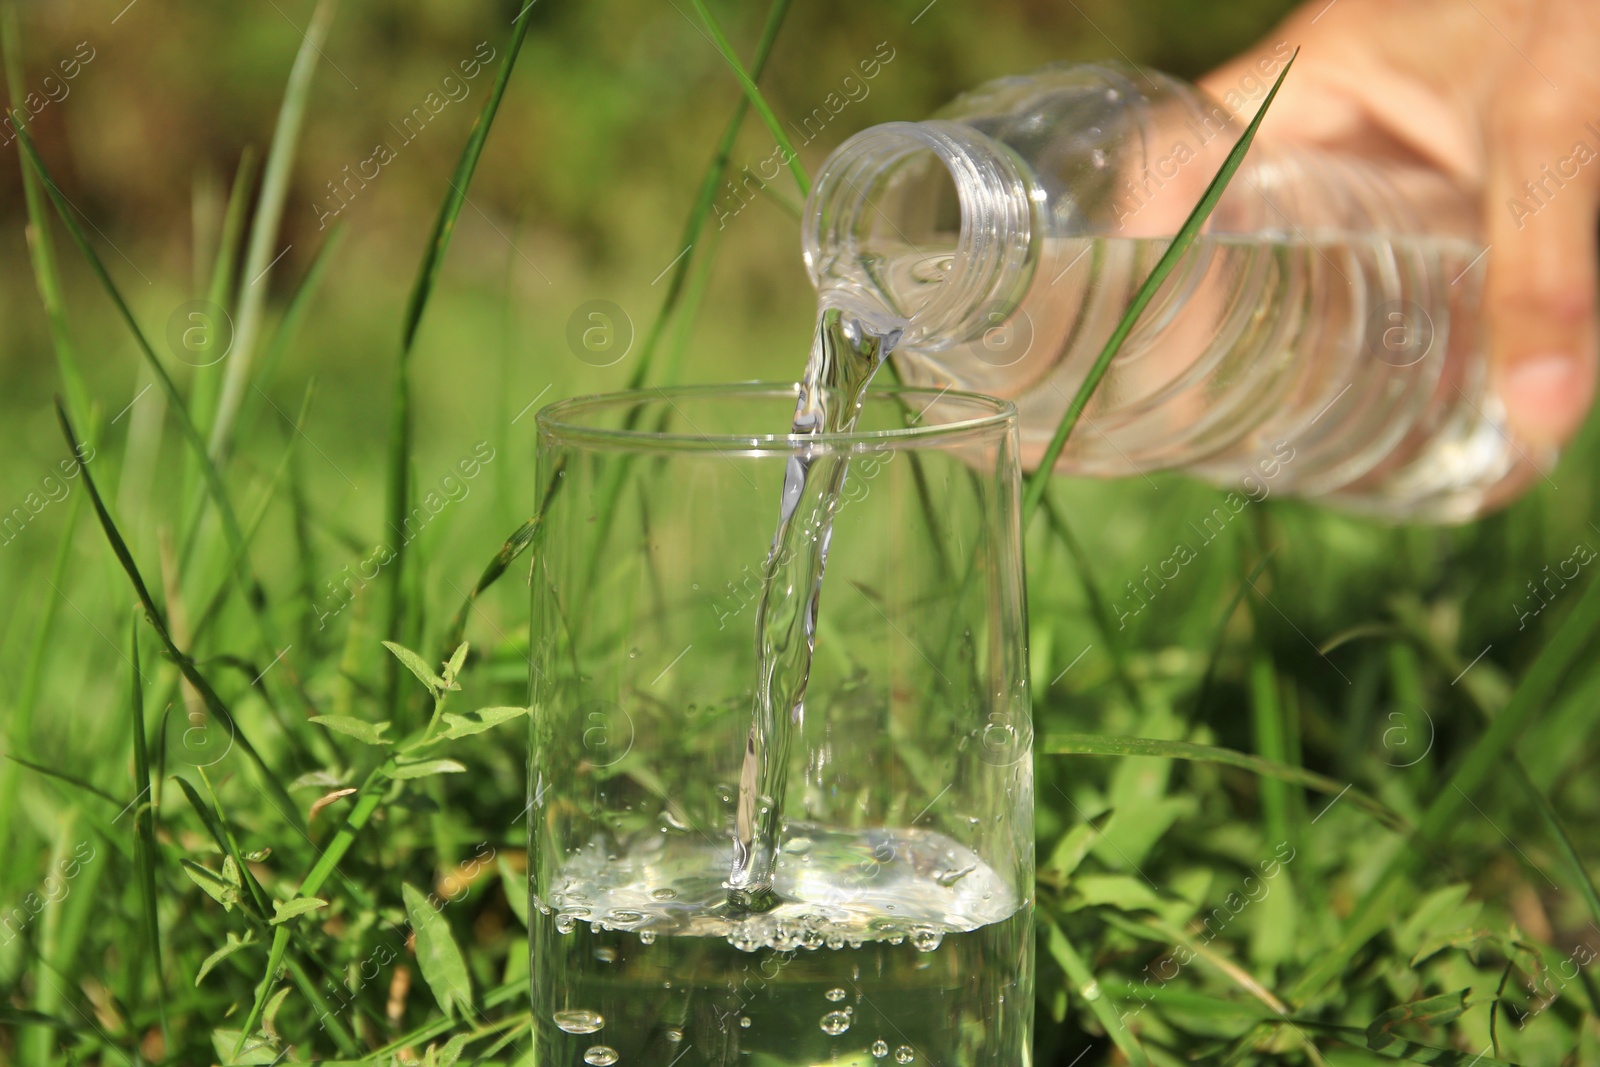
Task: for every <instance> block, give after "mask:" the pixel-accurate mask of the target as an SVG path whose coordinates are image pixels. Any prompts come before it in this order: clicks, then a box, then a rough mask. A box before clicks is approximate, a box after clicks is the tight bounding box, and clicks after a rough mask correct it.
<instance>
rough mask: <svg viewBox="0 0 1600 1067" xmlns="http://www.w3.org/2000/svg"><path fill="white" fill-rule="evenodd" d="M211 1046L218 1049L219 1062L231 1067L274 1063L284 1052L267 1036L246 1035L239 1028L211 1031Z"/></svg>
mask: <svg viewBox="0 0 1600 1067" xmlns="http://www.w3.org/2000/svg"><path fill="white" fill-rule="evenodd" d="M211 1047H212V1048H213V1049H215V1050H216V1053H217V1062H218V1063H224V1064H228V1065H229V1067H234V1065H235V1064H238V1065H241V1067H249V1065H257V1064H273V1063H278V1062H279V1061H280V1060H281V1059H282V1054H281V1053H279V1052H278V1050H277V1049H275V1048H273V1046H272V1042H270V1041H268V1040H267V1039H266V1038H264V1037H246V1036H245V1035H244V1034H242V1033H241V1032H239V1031H238V1030H213V1031H211ZM235 1049H237V1050H238V1051H237V1052H236V1051H234V1050H235Z"/></svg>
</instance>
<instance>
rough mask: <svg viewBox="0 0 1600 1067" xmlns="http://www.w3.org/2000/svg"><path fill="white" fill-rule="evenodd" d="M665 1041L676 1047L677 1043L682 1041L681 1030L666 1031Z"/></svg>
mask: <svg viewBox="0 0 1600 1067" xmlns="http://www.w3.org/2000/svg"><path fill="white" fill-rule="evenodd" d="M667 1040H668V1041H670V1042H672V1043H673V1044H674V1045H676V1044H677V1043H678V1042H680V1041H682V1040H683V1031H682V1030H668V1031H667Z"/></svg>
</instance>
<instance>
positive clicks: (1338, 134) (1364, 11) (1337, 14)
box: [1201, 0, 1600, 445]
mask: <svg viewBox="0 0 1600 1067" xmlns="http://www.w3.org/2000/svg"><path fill="white" fill-rule="evenodd" d="M1268 40H1269V41H1271V42H1281V41H1287V42H1288V43H1289V44H1290V45H1291V46H1299V47H1300V49H1301V51H1300V56H1299V58H1298V59H1297V60H1296V61H1295V65H1294V70H1293V71H1292V72H1291V73H1290V75H1289V77H1288V78H1287V79H1285V81H1284V83H1283V88H1282V90H1281V91H1280V92H1279V94H1278V97H1277V99H1276V100H1275V101H1274V102H1273V105H1272V109H1271V111H1270V112H1269V113H1268V114H1267V117H1266V118H1265V119H1264V120H1263V121H1262V125H1261V130H1262V136H1264V137H1265V136H1271V137H1274V138H1277V139H1281V140H1285V141H1299V142H1303V143H1311V144H1316V145H1318V146H1321V147H1324V148H1328V149H1332V150H1336V151H1342V152H1348V153H1351V154H1358V155H1366V156H1383V157H1390V158H1403V159H1411V160H1421V161H1424V162H1427V163H1430V164H1432V165H1433V166H1435V167H1437V168H1439V169H1440V170H1443V171H1444V172H1446V173H1448V174H1450V175H1451V176H1453V177H1454V178H1455V179H1456V180H1457V181H1458V182H1460V183H1461V185H1462V186H1463V187H1464V188H1465V189H1467V190H1468V192H1469V193H1471V194H1472V195H1474V196H1476V197H1478V198H1479V200H1480V201H1481V203H1482V209H1483V222H1484V238H1483V239H1484V242H1485V243H1486V244H1487V245H1488V246H1489V249H1490V251H1489V254H1488V277H1487V281H1486V291H1485V301H1486V307H1485V314H1486V317H1487V321H1488V329H1489V352H1490V361H1491V373H1492V375H1493V384H1494V386H1495V388H1496V391H1497V392H1498V393H1499V395H1500V397H1501V398H1502V399H1503V400H1504V401H1505V404H1506V407H1507V411H1508V416H1509V418H1510V421H1511V425H1512V427H1513V428H1514V429H1515V430H1516V431H1517V433H1518V434H1520V435H1521V436H1522V437H1523V438H1524V439H1525V440H1527V441H1529V442H1531V443H1533V444H1538V445H1554V444H1559V443H1561V442H1563V441H1565V440H1566V439H1567V438H1568V437H1570V436H1571V435H1572V433H1573V432H1574V431H1575V430H1576V429H1577V427H1578V425H1579V424H1580V423H1581V422H1582V421H1583V418H1584V416H1585V415H1586V414H1587V413H1588V410H1589V407H1590V404H1591V402H1592V400H1593V398H1594V392H1595V371H1596V362H1597V360H1600V350H1597V345H1600V329H1597V325H1596V286H1597V271H1600V264H1597V261H1596V240H1595V224H1596V216H1597V214H1600V4H1597V3H1595V2H1594V0H1331V2H1330V0H1310V2H1308V3H1306V4H1304V5H1303V6H1301V7H1300V8H1298V9H1297V10H1296V11H1295V12H1294V13H1292V14H1291V15H1290V16H1289V17H1288V19H1286V20H1285V21H1284V23H1283V24H1282V26H1280V27H1279V28H1278V29H1277V30H1276V31H1275V32H1274V33H1273V34H1272V35H1271V36H1270V37H1269V38H1268ZM1271 47H1272V46H1271V45H1267V46H1264V47H1262V48H1260V49H1257V50H1253V51H1251V52H1249V53H1246V54H1245V55H1243V56H1241V57H1239V58H1238V59H1236V60H1233V61H1232V62H1230V63H1229V64H1227V65H1226V66H1224V67H1222V68H1220V69H1219V70H1217V71H1215V72H1213V73H1212V74H1211V75H1209V76H1208V77H1206V78H1205V79H1203V80H1202V81H1201V85H1203V86H1204V87H1205V88H1207V89H1208V90H1210V91H1211V92H1212V93H1213V94H1215V95H1216V96H1217V97H1218V98H1219V99H1223V98H1224V96H1225V94H1227V92H1228V90H1229V89H1231V88H1233V87H1234V86H1236V85H1237V84H1239V82H1240V80H1241V78H1242V77H1244V76H1245V75H1248V74H1250V73H1252V68H1253V67H1254V65H1255V64H1256V62H1257V61H1258V60H1260V59H1262V58H1263V57H1265V56H1267V55H1268V54H1269V51H1270V49H1271ZM1261 69H1267V68H1265V67H1263V68H1261ZM1235 98H1237V94H1235ZM1244 106H1245V107H1246V108H1248V109H1251V110H1247V111H1246V113H1245V114H1246V117H1248V115H1249V114H1251V113H1253V108H1254V106H1255V105H1254V104H1252V103H1249V102H1246V103H1245V104H1244Z"/></svg>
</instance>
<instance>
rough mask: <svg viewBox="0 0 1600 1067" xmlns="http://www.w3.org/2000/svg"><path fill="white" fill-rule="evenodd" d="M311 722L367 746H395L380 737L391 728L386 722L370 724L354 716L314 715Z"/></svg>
mask: <svg viewBox="0 0 1600 1067" xmlns="http://www.w3.org/2000/svg"><path fill="white" fill-rule="evenodd" d="M311 721H312V722H315V723H321V724H322V725H323V726H326V727H327V728H328V729H330V730H332V731H334V732H335V733H340V734H345V735H346V736H349V737H353V738H355V739H356V740H357V741H360V742H361V743H362V744H365V745H392V744H394V742H393V741H386V740H384V739H383V738H382V737H380V736H378V735H379V734H381V733H383V732H384V731H385V730H387V729H388V728H389V724H388V723H386V722H368V721H367V720H365V719H358V718H356V717H355V716H354V715H313V716H311Z"/></svg>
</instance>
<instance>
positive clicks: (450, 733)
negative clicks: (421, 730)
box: [434, 707, 528, 741]
mask: <svg viewBox="0 0 1600 1067" xmlns="http://www.w3.org/2000/svg"><path fill="white" fill-rule="evenodd" d="M526 714H528V709H527V708H506V707H497V708H479V709H478V710H477V711H474V712H471V713H470V714H467V715H452V714H451V713H450V712H448V711H447V712H445V713H444V723H445V728H444V729H443V730H441V731H439V734H438V736H436V737H435V738H434V740H435V741H453V740H455V739H456V738H458V737H467V736H469V735H471V734H481V733H483V732H484V731H485V730H488V729H490V728H491V727H495V726H499V725H500V724H501V723H503V722H510V721H511V720H512V719H515V718H517V717H518V716H520V715H526Z"/></svg>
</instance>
